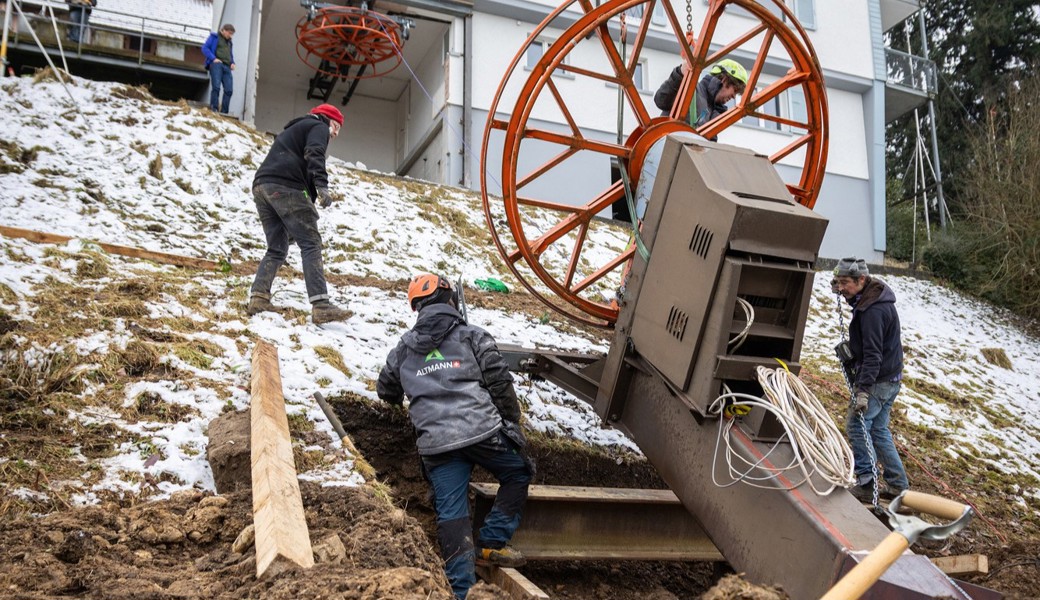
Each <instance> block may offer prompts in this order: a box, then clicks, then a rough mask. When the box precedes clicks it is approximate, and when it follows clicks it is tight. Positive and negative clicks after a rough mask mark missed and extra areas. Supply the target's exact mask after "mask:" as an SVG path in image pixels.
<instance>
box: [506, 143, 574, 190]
mask: <svg viewBox="0 0 1040 600" xmlns="http://www.w3.org/2000/svg"><path fill="white" fill-rule="evenodd" d="M577 153H578V151H577V150H575V149H574V148H568V149H566V150H564V151H563V152H560V153H559V154H557V155H556V156H554V157H553V158H552V159H551V160H550V161H549V162H547V163H545V164H544V165H542V166H540V167H538V168H537V169H535V170H534V171H531V172H530V173H528V175H527V177H524V178H523V179H521V180H519V181H517V182H516V189H518V190H519V189H520V188H522V187H524V186H525V185H527V184H529V183H531V182H532V181H534V180H535V179H538V178H539V177H541V176H542V175H544V174H545V173H547V172H548V171H550V170H552V168H553V167H555V166H556V165H558V164H560V163H562V162H563V161H565V160H567V159H568V158H570V157H572V156H574V155H575V154H577Z"/></svg>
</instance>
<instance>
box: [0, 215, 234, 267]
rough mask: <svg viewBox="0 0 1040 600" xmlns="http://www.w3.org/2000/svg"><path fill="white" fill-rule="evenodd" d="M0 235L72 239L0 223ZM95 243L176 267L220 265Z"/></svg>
mask: <svg viewBox="0 0 1040 600" xmlns="http://www.w3.org/2000/svg"><path fill="white" fill-rule="evenodd" d="M0 235H4V236H5V237H9V238H19V239H23V240H29V241H30V242H36V243H38V244H64V243H65V242H68V241H69V240H71V239H74V238H71V237H69V236H67V235H58V234H56V233H45V232H42V231H33V230H31V229H19V228H18V227H6V226H4V225H0ZM97 245H98V246H99V247H100V248H101V249H102V250H104V251H105V252H108V253H109V254H118V255H119V256H129V257H131V258H143V259H145V260H153V261H155V262H157V263H163V264H166V265H175V266H178V267H194V268H196V269H208V270H216V269H218V268H219V267H220V264H219V263H217V262H215V261H212V260H206V259H203V258H192V257H190V256H179V255H177V254H167V253H165V252H155V251H153V250H145V249H143V248H132V247H130V246H117V245H116V244H106V243H102V242H97Z"/></svg>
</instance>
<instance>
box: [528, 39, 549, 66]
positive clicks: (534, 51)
mask: <svg viewBox="0 0 1040 600" xmlns="http://www.w3.org/2000/svg"><path fill="white" fill-rule="evenodd" d="M543 54H545V42H543V41H541V40H535V41H533V42H531V45H530V46H528V47H527V70H528V71H530V70H531V69H533V68H534V66H535V65H537V64H538V61H539V60H540V59H541V58H542V55H543Z"/></svg>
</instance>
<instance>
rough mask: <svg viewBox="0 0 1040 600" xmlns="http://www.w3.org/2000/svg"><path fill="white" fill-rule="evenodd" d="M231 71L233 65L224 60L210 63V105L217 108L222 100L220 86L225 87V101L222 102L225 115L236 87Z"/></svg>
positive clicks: (222, 110) (221, 105) (214, 108)
mask: <svg viewBox="0 0 1040 600" xmlns="http://www.w3.org/2000/svg"><path fill="white" fill-rule="evenodd" d="M231 73H232V71H231V65H228V64H225V63H222V62H211V63H210V64H209V83H210V92H209V107H210V108H212V109H213V110H217V102H218V101H219V100H220V88H222V87H223V88H224V101H223V102H221V103H220V112H222V113H224V114H225V115H226V114H227V112H228V108H230V106H231V93H232V92H233V91H234V89H233V88H234V87H235V82H234V79H233V78H232V77H231Z"/></svg>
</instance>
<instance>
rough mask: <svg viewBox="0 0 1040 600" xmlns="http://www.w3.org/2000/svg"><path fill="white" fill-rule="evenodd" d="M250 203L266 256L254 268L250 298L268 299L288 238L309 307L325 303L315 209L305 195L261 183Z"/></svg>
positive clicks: (325, 288)
mask: <svg viewBox="0 0 1040 600" xmlns="http://www.w3.org/2000/svg"><path fill="white" fill-rule="evenodd" d="M253 202H255V203H256V212H257V213H259V215H260V223H262V224H263V226H264V235H265V236H267V253H266V254H264V258H263V259H262V260H261V261H260V264H259V265H258V266H257V268H256V277H255V278H254V279H253V287H251V288H250V289H249V295H250V296H257V297H258V298H267V299H268V300H270V298H271V284H272V283H274V277H275V275H276V274H277V273H278V269H279V267H281V266H282V265H283V264H285V257H286V255H287V254H288V252H289V236H292V238H293V240H295V241H296V245H297V246H299V247H300V254H301V255H302V257H303V279H304V281H306V282H307V296H308V299H309V300H310V302H311V304H313V303H315V302H317V301H319V300H328V299H329V291H328V286H327V285H326V283H325V266H324V265H323V264H322V261H321V234H320V233H319V232H318V209H317V208H316V207H315V206H314V203H313V202H311V201H310V200H309V199H308V198H307V193H306V192H303V191H300V190H294V189H292V188H288V187H285V186H282V185H278V184H276V183H263V184H260V185H258V186H256V187H255V188H253Z"/></svg>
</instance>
